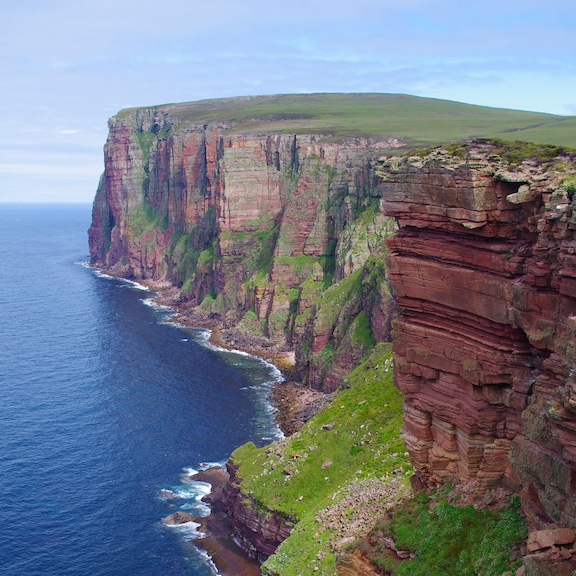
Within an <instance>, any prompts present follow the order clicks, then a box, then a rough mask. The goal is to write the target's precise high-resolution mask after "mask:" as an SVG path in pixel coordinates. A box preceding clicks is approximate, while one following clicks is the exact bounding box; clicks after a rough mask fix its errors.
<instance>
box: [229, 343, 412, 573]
mask: <svg viewBox="0 0 576 576" xmlns="http://www.w3.org/2000/svg"><path fill="white" fill-rule="evenodd" d="M346 385H347V386H349V388H348V389H346V390H344V391H342V392H340V394H338V396H336V398H335V400H334V401H333V402H332V404H330V405H329V406H328V407H327V408H325V409H324V410H322V411H321V412H320V413H318V414H317V415H316V416H315V417H314V418H313V419H312V420H311V421H310V422H308V423H307V424H306V425H305V426H304V428H303V429H302V430H301V431H300V432H298V433H296V434H295V435H293V436H291V437H290V438H288V439H286V440H282V441H279V442H275V443H273V444H271V445H270V446H268V447H264V448H260V449H258V448H256V447H255V446H254V445H253V444H251V443H249V444H246V445H244V446H242V447H240V448H239V449H238V450H236V451H235V452H234V453H233V455H232V460H233V462H234V464H236V465H237V466H239V470H238V475H239V476H240V477H241V478H242V480H243V481H242V490H243V491H244V492H245V493H247V494H249V495H250V496H251V497H252V498H254V500H255V501H256V502H258V503H259V505H261V506H264V507H266V508H269V509H272V510H277V511H279V512H280V513H281V514H284V515H286V516H288V517H292V518H295V519H296V520H297V526H296V528H295V529H294V531H293V533H292V535H291V536H290V537H289V538H288V539H287V540H286V541H285V542H284V543H283V544H282V545H281V546H280V548H279V550H278V553H277V554H275V555H274V556H272V557H271V558H270V559H269V560H268V562H267V563H266V564H265V565H264V573H267V571H271V572H274V573H277V574H280V575H281V576H284V575H286V576H290V575H294V576H295V575H297V574H308V573H310V566H312V565H314V566H318V570H317V571H315V572H317V573H318V574H326V575H327V574H331V575H334V574H336V568H335V566H336V559H335V555H334V550H333V547H334V544H335V542H336V541H337V540H338V539H339V538H341V537H342V532H341V530H344V529H345V527H342V528H339V525H338V524H337V523H336V524H334V521H333V520H332V519H331V515H330V509H331V507H333V506H334V505H337V504H338V503H339V502H342V501H344V500H345V499H346V497H347V494H349V493H350V491H351V490H352V491H353V490H354V487H355V486H358V485H359V484H361V483H363V482H380V483H381V484H382V485H383V486H393V487H394V490H393V493H394V495H393V496H390V500H391V501H392V503H395V502H396V498H397V497H398V496H397V495H398V494H400V493H405V491H406V490H407V489H408V488H407V487H408V484H409V481H408V479H409V477H410V476H411V475H412V473H413V471H412V468H411V466H410V464H409V459H408V455H407V453H406V448H405V446H404V442H403V440H402V439H401V437H400V433H401V429H402V397H401V394H400V393H399V391H398V390H397V389H396V388H395V386H394V383H393V370H392V360H391V350H390V345H389V344H379V345H378V346H376V348H375V349H374V350H373V352H372V354H371V355H370V357H369V358H368V359H367V360H366V361H365V362H363V363H362V364H361V365H360V366H359V367H358V368H356V369H355V370H354V371H353V372H351V373H350V374H349V376H348V378H347V380H346ZM379 494H380V495H381V492H379ZM380 498H381V496H380ZM376 504H383V503H382V502H380V503H378V502H376V503H371V504H370V506H369V512H370V513H369V514H368V516H369V517H370V518H373V506H375V505H376ZM358 508H359V509H360V508H361V507H360V506H358ZM336 516H337V517H338V518H339V517H340V514H338V515H336ZM352 520H353V518H352V516H351V518H350V521H352ZM345 526H349V522H348V521H347V522H346V523H345ZM369 528H370V526H368V527H367V528H366V531H367V530H368V529H369ZM319 558H320V559H319Z"/></svg>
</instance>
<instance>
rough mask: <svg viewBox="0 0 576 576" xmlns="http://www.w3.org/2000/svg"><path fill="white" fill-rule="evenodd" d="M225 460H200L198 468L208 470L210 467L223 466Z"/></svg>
mask: <svg viewBox="0 0 576 576" xmlns="http://www.w3.org/2000/svg"><path fill="white" fill-rule="evenodd" d="M224 466H226V462H225V461H224V460H222V461H221V462H200V464H198V467H199V468H200V470H209V469H210V468H224Z"/></svg>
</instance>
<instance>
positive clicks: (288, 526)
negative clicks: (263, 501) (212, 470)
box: [222, 461, 295, 562]
mask: <svg viewBox="0 0 576 576" xmlns="http://www.w3.org/2000/svg"><path fill="white" fill-rule="evenodd" d="M226 469H227V470H228V473H229V474H230V479H229V480H228V482H227V483H226V484H225V486H224V494H223V499H222V504H223V506H224V509H225V511H226V513H227V518H228V522H229V523H230V525H231V526H232V531H233V532H232V533H233V536H234V539H235V540H236V542H238V543H239V544H240V546H242V548H243V549H244V550H246V551H247V552H248V554H249V555H250V556H251V557H252V558H255V559H257V560H258V561H260V562H264V561H265V560H266V559H267V558H268V557H269V556H271V555H272V554H274V552H275V551H276V548H278V546H279V545H280V544H281V543H282V542H283V541H284V540H286V538H288V536H289V535H290V532H291V531H292V528H293V527H294V524H295V521H294V519H292V518H287V517H285V516H283V515H282V514H280V513H279V512H276V511H274V510H269V509H267V508H265V507H264V506H262V505H260V504H259V503H258V502H256V501H255V500H254V498H253V497H252V496H250V495H249V494H244V493H243V492H242V488H241V483H242V480H241V479H240V478H239V477H238V476H237V468H236V467H235V466H234V464H233V463H232V462H230V461H229V462H228V463H227V464H226Z"/></svg>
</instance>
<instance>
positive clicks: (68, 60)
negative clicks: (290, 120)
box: [0, 0, 576, 202]
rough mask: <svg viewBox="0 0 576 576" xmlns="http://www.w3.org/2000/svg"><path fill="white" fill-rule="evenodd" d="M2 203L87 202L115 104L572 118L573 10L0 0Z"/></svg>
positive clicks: (368, 2)
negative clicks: (384, 106) (359, 101)
mask: <svg viewBox="0 0 576 576" xmlns="http://www.w3.org/2000/svg"><path fill="white" fill-rule="evenodd" d="M0 15H1V17H2V33H1V34H0V54H2V56H1V57H0V77H1V84H0V123H1V124H2V127H3V129H2V130H0V202H91V201H92V199H93V197H94V193H95V191H96V187H97V185H98V179H99V176H100V173H101V172H102V170H103V154H102V147H103V145H104V143H105V141H106V136H107V120H108V119H109V118H110V117H111V116H113V115H114V114H116V113H117V112H118V111H119V110H121V109H122V108H127V107H132V106H146V105H156V104H163V103H169V102H186V101H190V100H200V99H204V98H218V97H228V96H243V95H260V94H287V93H306V92H384V93H386V92H391V93H405V94H413V95H417V96H427V97H433V98H445V99H448V100H456V101H460V102H467V103H471V104H480V105H486V106H495V107H505V108H515V109H520V110H532V111H537V112H548V113H553V114H561V115H571V114H574V115H576V3H575V2H573V0H569V1H564V0H548V1H547V2H546V3H544V2H542V0H539V1H538V2H535V1H534V2H533V1H531V0H522V1H518V0H508V1H502V0H499V1H496V0H483V1H482V2H474V3H468V2H465V1H463V0H430V1H428V0H354V1H353V2H352V1H346V2H343V1H342V0H291V1H290V2H272V1H270V0H266V1H261V0H244V2H239V1H238V0H211V1H207V0H203V1H200V0H155V1H152V0H49V1H47V0H24V1H22V2H18V3H16V2H9V1H8V0H0Z"/></svg>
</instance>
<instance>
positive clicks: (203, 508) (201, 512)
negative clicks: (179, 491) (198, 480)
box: [180, 502, 212, 518]
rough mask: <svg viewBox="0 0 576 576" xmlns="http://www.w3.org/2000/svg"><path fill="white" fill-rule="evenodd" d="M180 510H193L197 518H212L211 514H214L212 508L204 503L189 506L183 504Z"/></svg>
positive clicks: (188, 504)
mask: <svg viewBox="0 0 576 576" xmlns="http://www.w3.org/2000/svg"><path fill="white" fill-rule="evenodd" d="M180 510H191V511H192V513H193V514H194V516H196V517H197V518H206V516H210V513H211V512H212V509H211V508H210V506H208V504H205V503H204V502H194V503H190V502H189V503H187V504H182V506H180Z"/></svg>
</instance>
